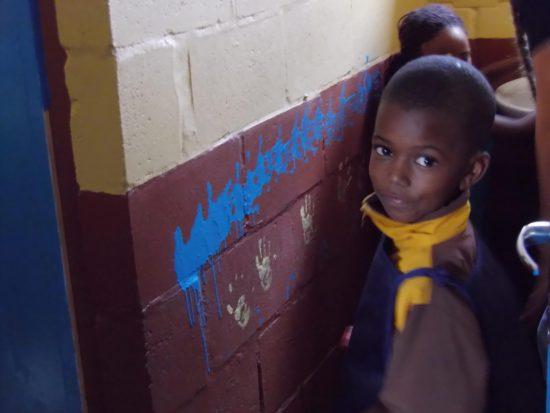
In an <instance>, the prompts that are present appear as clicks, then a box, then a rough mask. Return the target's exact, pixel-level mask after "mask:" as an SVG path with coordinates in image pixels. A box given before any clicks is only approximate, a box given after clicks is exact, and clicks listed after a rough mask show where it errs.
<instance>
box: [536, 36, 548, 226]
mask: <svg viewBox="0 0 550 413" xmlns="http://www.w3.org/2000/svg"><path fill="white" fill-rule="evenodd" d="M533 63H534V66H535V76H536V79H537V119H536V131H535V146H536V154H537V155H536V156H537V171H538V178H539V194H540V195H539V196H540V215H541V217H542V218H543V219H547V220H550V70H549V68H550V40H549V41H547V42H545V43H544V44H541V45H540V46H539V47H538V48H537V49H535V51H534V55H533Z"/></svg>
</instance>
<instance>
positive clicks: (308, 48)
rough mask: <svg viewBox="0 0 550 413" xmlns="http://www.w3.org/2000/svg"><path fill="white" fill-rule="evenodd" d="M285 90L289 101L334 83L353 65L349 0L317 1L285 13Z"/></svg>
mask: <svg viewBox="0 0 550 413" xmlns="http://www.w3.org/2000/svg"><path fill="white" fill-rule="evenodd" d="M284 19H285V24H284V26H285V33H284V43H285V53H286V57H287V79H288V83H287V89H288V96H289V99H290V100H291V101H293V100H296V99H298V98H301V97H302V96H304V94H306V93H308V92H312V91H315V90H318V89H320V88H322V87H323V86H326V85H327V84H329V83H331V82H334V81H336V80H337V79H338V78H340V77H342V76H344V75H345V74H346V73H347V72H349V71H350V70H351V68H352V67H353V62H354V49H353V35H352V30H351V24H350V21H351V20H352V8H351V0H318V1H311V2H306V3H303V4H300V5H297V6H296V7H293V8H291V9H289V10H288V12H287V13H286V14H285V16H284Z"/></svg>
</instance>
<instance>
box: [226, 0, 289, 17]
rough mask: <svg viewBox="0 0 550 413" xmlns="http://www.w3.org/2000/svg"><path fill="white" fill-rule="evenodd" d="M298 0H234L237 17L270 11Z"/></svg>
mask: <svg viewBox="0 0 550 413" xmlns="http://www.w3.org/2000/svg"><path fill="white" fill-rule="evenodd" d="M297 1H298V0H235V8H236V10H237V15H238V16H239V17H243V16H251V15H253V14H257V13H261V12H263V11H272V10H275V9H277V8H279V7H281V6H284V5H287V4H290V3H293V2H294V3H296V2H297Z"/></svg>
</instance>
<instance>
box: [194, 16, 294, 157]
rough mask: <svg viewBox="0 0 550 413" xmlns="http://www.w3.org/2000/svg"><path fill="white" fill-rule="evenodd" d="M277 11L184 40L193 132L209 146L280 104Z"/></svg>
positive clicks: (282, 74)
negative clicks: (256, 19)
mask: <svg viewBox="0 0 550 413" xmlns="http://www.w3.org/2000/svg"><path fill="white" fill-rule="evenodd" d="M281 37H282V22H281V18H280V17H279V16H274V17H271V18H269V19H264V20H260V21H255V22H252V23H250V24H248V25H245V26H242V25H241V26H236V27H234V28H233V29H231V30H228V31H223V32H216V33H212V34H209V35H203V36H201V37H197V38H194V39H191V40H190V57H191V61H190V65H191V84H192V91H193V106H194V111H195V119H196V122H197V133H198V137H199V139H200V145H201V146H202V148H204V149H207V148H209V147H210V146H211V145H212V144H213V143H214V142H216V141H217V140H219V139H220V138H222V137H223V136H224V135H225V134H227V133H229V132H234V131H237V130H239V129H241V128H242V127H244V126H245V125H247V124H249V123H251V122H253V121H255V120H257V119H259V118H261V117H263V116H266V115H267V114H269V113H272V112H274V111H276V110H278V109H280V108H282V107H284V106H285V105H286V97H285V82H284V80H285V72H284V55H283V49H282V45H281Z"/></svg>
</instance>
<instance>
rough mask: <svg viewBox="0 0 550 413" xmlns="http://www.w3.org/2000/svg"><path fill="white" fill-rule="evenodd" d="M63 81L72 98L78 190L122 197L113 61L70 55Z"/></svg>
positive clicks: (121, 170) (120, 140)
mask: <svg viewBox="0 0 550 413" xmlns="http://www.w3.org/2000/svg"><path fill="white" fill-rule="evenodd" d="M65 80H66V83H67V89H68V91H69V95H70V98H71V135H72V145H73V153H74V161H75V167H76V178H77V181H78V184H79V186H80V189H81V190H86V191H94V192H106V193H110V194H123V193H125V191H126V179H125V172H124V152H123V148H122V134H121V129H120V115H119V106H118V95H117V79H116V64H115V60H114V58H113V57H112V56H110V55H105V56H97V55H89V54H84V55H82V54H79V55H77V56H75V55H73V54H71V53H69V55H68V58H67V63H66V65H65Z"/></svg>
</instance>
